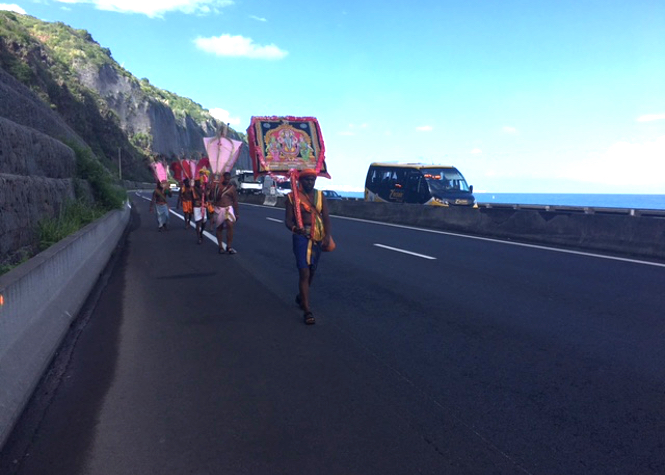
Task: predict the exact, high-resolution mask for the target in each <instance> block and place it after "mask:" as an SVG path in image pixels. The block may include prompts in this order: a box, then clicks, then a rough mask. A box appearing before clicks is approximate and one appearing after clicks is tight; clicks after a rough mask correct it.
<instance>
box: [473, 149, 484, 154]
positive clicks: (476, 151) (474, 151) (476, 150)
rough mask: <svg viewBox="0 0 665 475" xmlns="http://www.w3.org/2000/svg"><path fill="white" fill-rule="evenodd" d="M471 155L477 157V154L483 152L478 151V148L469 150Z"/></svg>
mask: <svg viewBox="0 0 665 475" xmlns="http://www.w3.org/2000/svg"><path fill="white" fill-rule="evenodd" d="M471 153H472V154H474V155H478V154H481V153H483V151H482V150H480V149H479V148H474V149H473V150H471Z"/></svg>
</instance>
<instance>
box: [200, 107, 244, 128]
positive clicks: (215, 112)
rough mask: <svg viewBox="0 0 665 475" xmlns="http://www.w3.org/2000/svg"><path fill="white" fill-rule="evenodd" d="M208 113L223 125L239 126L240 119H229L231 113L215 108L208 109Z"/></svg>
mask: <svg viewBox="0 0 665 475" xmlns="http://www.w3.org/2000/svg"><path fill="white" fill-rule="evenodd" d="M208 112H210V115H211V116H213V117H214V118H215V119H217V120H221V121H222V122H224V123H225V124H231V125H232V126H237V125H240V117H231V113H230V112H229V111H227V110H224V109H220V108H219V107H216V108H214V109H210V110H209V111H208Z"/></svg>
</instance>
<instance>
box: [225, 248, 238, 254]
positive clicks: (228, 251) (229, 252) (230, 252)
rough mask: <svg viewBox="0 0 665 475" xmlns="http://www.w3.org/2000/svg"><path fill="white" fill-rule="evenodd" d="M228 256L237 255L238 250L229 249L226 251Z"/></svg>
mask: <svg viewBox="0 0 665 475" xmlns="http://www.w3.org/2000/svg"><path fill="white" fill-rule="evenodd" d="M226 252H227V253H228V254H235V253H236V250H235V249H233V248H232V247H229V249H228V250H227V251H226Z"/></svg>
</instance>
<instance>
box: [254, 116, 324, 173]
mask: <svg viewBox="0 0 665 475" xmlns="http://www.w3.org/2000/svg"><path fill="white" fill-rule="evenodd" d="M247 136H248V140H249V155H250V159H251V160H252V165H253V168H254V175H255V176H256V175H265V174H271V175H273V174H275V175H289V172H291V171H293V170H295V171H297V170H304V169H306V168H311V169H314V170H316V172H317V174H318V176H323V177H326V178H330V175H329V174H328V170H327V167H326V163H325V146H324V143H323V137H322V136H321V129H320V127H319V122H318V121H317V120H316V119H315V118H314V117H252V121H251V123H250V126H249V127H248V129H247Z"/></svg>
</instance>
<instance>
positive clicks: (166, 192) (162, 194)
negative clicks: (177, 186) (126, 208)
mask: <svg viewBox="0 0 665 475" xmlns="http://www.w3.org/2000/svg"><path fill="white" fill-rule="evenodd" d="M167 196H171V190H170V189H169V187H168V183H167V182H165V181H161V182H157V186H156V187H155V190H154V191H153V192H152V200H150V212H151V213H152V212H153V210H156V211H157V225H158V226H159V228H158V229H159V232H160V233H161V232H162V230H164V231H168V224H169V204H168V202H167V201H166V197H167Z"/></svg>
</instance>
